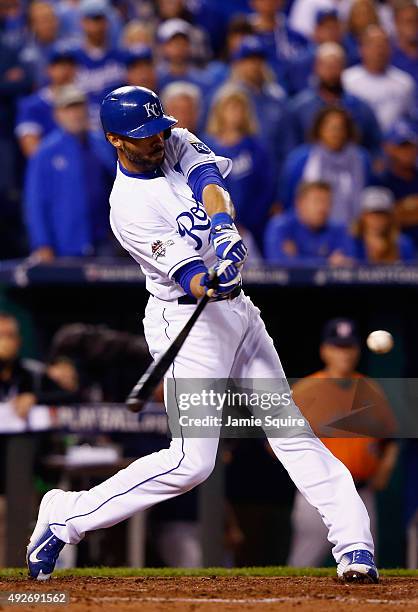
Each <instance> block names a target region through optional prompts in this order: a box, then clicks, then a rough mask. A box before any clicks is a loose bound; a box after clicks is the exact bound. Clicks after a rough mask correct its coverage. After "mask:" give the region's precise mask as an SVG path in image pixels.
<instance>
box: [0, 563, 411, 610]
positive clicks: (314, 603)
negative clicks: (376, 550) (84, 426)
mask: <svg viewBox="0 0 418 612" xmlns="http://www.w3.org/2000/svg"><path fill="white" fill-rule="evenodd" d="M87 571H88V570H83V573H84V572H87ZM91 571H92V574H91V576H86V575H81V576H75V575H73V576H71V575H65V576H59V577H54V578H53V579H51V580H50V581H49V582H46V583H40V582H34V581H31V580H28V579H26V578H25V576H24V571H23V570H15V575H14V576H4V575H3V576H2V575H1V574H0V591H1V592H6V591H7V592H10V591H12V592H19V593H22V592H36V593H38V592H65V593H68V595H69V599H70V602H69V605H64V604H61V605H54V604H48V605H46V604H37V605H34V604H32V605H27V604H25V605H23V604H19V605H14V606H13V607H11V606H10V607H9V605H4V603H3V604H2V605H1V606H0V609H1V610H9V609H10V610H12V609H15V610H16V609H18V610H49V611H50V612H55V611H59V610H62V611H65V610H67V611H68V610H71V612H73V611H74V612H82V611H83V612H85V611H88V612H95V611H96V610H100V611H104V610H106V611H107V610H110V611H118V612H125V611H126V612H130V611H134V610H138V611H139V610H140V611H141V612H160V611H161V612H163V611H164V612H167V611H170V612H172V611H173V612H177V611H178V612H197V611H199V612H200V611H202V612H214V611H215V610H216V611H219V610H227V611H234V612H235V611H236V612H238V611H240V612H242V611H246V610H252V611H255V610H260V612H261V611H262V612H270V611H272V610H280V611H283V612H286V611H287V610H292V611H293V612H294V611H295V610H297V611H298V612H305V611H306V612H315V611H318V612H319V611H321V612H322V611H328V610H332V611H334V610H335V611H340V610H341V611H344V612H347V610H348V609H349V610H353V609H359V610H361V611H362V612H368V611H369V610H370V611H377V610H379V612H380V611H381V612H385V611H386V610H387V611H389V610H390V611H394V610H402V611H404V610H405V611H409V610H410V611H411V612H412V611H414V612H416V610H418V575H415V576H387V575H385V576H383V578H382V581H381V583H380V584H379V585H347V584H343V583H341V582H339V581H338V580H337V579H336V578H335V577H332V576H250V575H246V576H239V575H232V576H223V575H216V574H213V575H207V576H158V575H155V576H123V575H120V576H118V577H114V576H103V575H95V571H94V570H91ZM18 572H19V574H20V575H19V577H17V576H16V574H17V573H18ZM99 572H100V570H98V573H99ZM162 572H164V570H162ZM358 605H359V606H361V607H359V608H357V606H358Z"/></svg>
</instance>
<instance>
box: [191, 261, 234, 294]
mask: <svg viewBox="0 0 418 612" xmlns="http://www.w3.org/2000/svg"><path fill="white" fill-rule="evenodd" d="M200 284H201V286H202V287H206V289H207V290H209V289H213V290H214V291H215V294H214V295H215V296H217V295H228V293H231V292H232V291H234V289H236V288H237V287H239V286H240V285H241V274H240V273H239V271H238V269H237V267H236V265H235V264H234V262H232V261H231V260H230V259H224V260H223V261H220V262H219V263H217V264H216V265H215V266H214V267H213V268H211V269H210V270H209V271H208V272H206V274H205V275H204V276H202V278H201V280H200Z"/></svg>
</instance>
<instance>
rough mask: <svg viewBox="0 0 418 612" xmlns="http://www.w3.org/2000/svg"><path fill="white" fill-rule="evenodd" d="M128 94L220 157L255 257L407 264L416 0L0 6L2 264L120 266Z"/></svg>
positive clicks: (83, 1)
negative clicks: (114, 206)
mask: <svg viewBox="0 0 418 612" xmlns="http://www.w3.org/2000/svg"><path fill="white" fill-rule="evenodd" d="M126 84H129V85H141V86H145V87H148V88H151V89H153V90H155V91H156V92H158V93H159V94H160V95H161V97H162V100H163V105H164V107H165V110H166V112H167V113H168V114H171V115H174V116H175V117H176V118H177V119H178V122H179V123H178V125H179V127H185V128H187V129H189V130H190V131H192V132H193V133H195V134H196V135H198V136H199V137H200V138H201V139H202V140H204V141H205V142H207V144H208V145H209V146H210V147H211V148H212V149H213V150H214V151H215V152H216V153H218V154H220V155H225V156H228V157H230V158H232V160H233V162H234V165H233V170H232V172H231V174H230V176H229V177H228V178H227V181H226V182H227V186H228V188H229V190H230V192H231V195H232V198H233V201H234V204H235V206H236V209H237V220H238V223H239V225H240V226H241V229H242V231H243V232H244V235H245V236H246V240H247V241H248V242H249V243H250V244H251V245H252V248H251V251H252V263H257V261H262V260H263V259H264V260H265V261H267V262H272V263H279V264H303V263H310V264H313V265H315V264H323V263H329V264H330V265H355V264H356V263H359V262H362V263H394V262H411V261H414V260H416V259H417V253H418V251H417V248H418V171H417V154H418V110H417V99H418V96H417V84H418V5H417V2H416V1H415V0H380V1H379V0H374V1H373V0H229V1H228V2H224V1H223V2H222V1H221V0H153V1H152V0H49V1H45V0H32V1H30V0H0V92H1V95H0V155H1V160H2V163H1V166H0V259H5V258H16V257H22V256H26V255H29V254H34V256H36V258H37V260H39V261H45V262H48V261H52V260H53V259H54V258H55V257H63V256H89V255H90V256H92V255H97V256H101V255H110V256H120V255H122V253H121V252H120V251H119V250H118V247H117V246H116V243H115V241H114V240H113V239H112V238H111V236H110V230H109V223H108V195H109V191H110V189H111V185H112V180H113V175H114V172H115V157H114V152H113V150H112V147H111V146H110V145H109V144H108V143H107V142H106V140H105V138H104V136H103V134H102V133H101V130H100V125H99V107H100V102H101V100H102V99H103V97H104V96H105V95H106V94H107V93H108V92H109V91H111V90H112V89H114V88H116V87H119V86H121V85H126Z"/></svg>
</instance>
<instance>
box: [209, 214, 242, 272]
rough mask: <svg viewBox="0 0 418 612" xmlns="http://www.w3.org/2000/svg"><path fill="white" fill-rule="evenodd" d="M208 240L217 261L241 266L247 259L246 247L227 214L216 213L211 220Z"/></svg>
mask: <svg viewBox="0 0 418 612" xmlns="http://www.w3.org/2000/svg"><path fill="white" fill-rule="evenodd" d="M211 226H212V228H211V231H210V239H211V242H212V246H213V248H214V249H215V253H216V255H217V257H218V258H219V259H230V260H231V261H232V262H233V263H234V264H236V265H237V266H242V265H243V263H244V261H245V260H246V259H247V247H246V246H245V244H244V243H243V241H242V238H241V236H240V235H239V233H238V230H237V228H236V227H235V225H234V222H233V220H232V217H231V216H230V215H228V213H217V214H216V215H213V217H212V220H211Z"/></svg>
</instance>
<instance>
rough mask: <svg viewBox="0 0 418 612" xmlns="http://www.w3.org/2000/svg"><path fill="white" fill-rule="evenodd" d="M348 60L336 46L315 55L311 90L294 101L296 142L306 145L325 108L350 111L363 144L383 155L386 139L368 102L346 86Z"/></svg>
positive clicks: (374, 153)
mask: <svg viewBox="0 0 418 612" xmlns="http://www.w3.org/2000/svg"><path fill="white" fill-rule="evenodd" d="M345 62H346V56H345V53H344V49H343V48H342V47H341V46H340V45H337V44H336V43H324V44H322V45H320V46H319V47H318V48H317V50H316V54H315V65H314V71H313V75H312V76H313V79H312V84H311V86H309V87H307V88H306V89H304V90H303V91H301V92H300V93H299V94H298V95H297V96H295V97H294V98H293V100H291V102H290V105H289V109H290V112H291V115H292V127H293V130H294V134H293V138H294V142H295V144H297V145H299V144H302V143H303V142H305V141H306V139H307V138H308V137H309V133H310V132H311V130H312V125H313V122H314V119H315V116H316V115H317V114H318V112H319V111H320V110H321V109H323V108H325V106H329V105H332V106H341V107H342V108H344V109H345V110H347V111H348V112H349V113H350V115H351V117H352V119H353V121H354V123H355V125H356V128H357V130H358V132H359V135H360V143H361V144H362V146H363V147H364V148H365V149H367V150H368V151H369V153H370V154H371V155H372V156H377V155H379V154H380V152H381V141H382V135H381V131H380V127H379V124H378V122H377V119H376V116H375V114H374V112H373V111H372V109H371V108H370V106H369V105H368V104H367V102H364V101H363V100H361V99H360V98H358V97H357V96H353V95H352V94H350V93H348V92H347V91H346V90H345V89H344V87H343V83H342V74H343V71H344V68H345Z"/></svg>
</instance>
